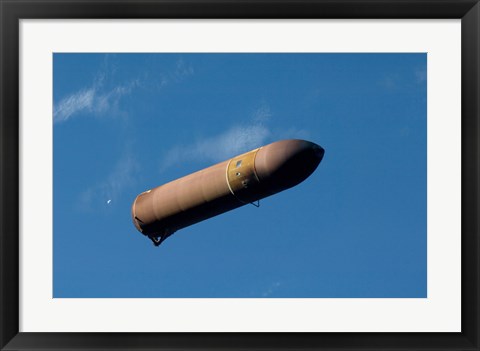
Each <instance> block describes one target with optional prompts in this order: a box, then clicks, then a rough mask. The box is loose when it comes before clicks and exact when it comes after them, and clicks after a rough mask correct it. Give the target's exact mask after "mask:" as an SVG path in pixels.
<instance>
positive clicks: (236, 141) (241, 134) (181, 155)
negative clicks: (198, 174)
mask: <svg viewBox="0 0 480 351" xmlns="http://www.w3.org/2000/svg"><path fill="white" fill-rule="evenodd" d="M270 134H271V133H270V131H269V130H268V129H267V128H266V127H265V126H264V125H263V124H260V123H254V124H252V125H245V126H234V127H232V128H231V129H229V130H227V131H226V132H225V133H223V134H220V135H216V136H214V137H211V138H207V139H204V140H200V141H197V142H196V143H194V144H189V145H185V146H181V147H180V146H177V147H174V148H173V149H171V150H169V151H168V153H167V155H166V156H165V158H164V160H163V164H162V167H161V170H162V171H163V170H165V169H166V168H169V167H171V166H173V165H175V164H178V163H182V162H185V161H193V160H196V161H212V162H220V161H223V160H226V159H229V158H231V157H233V156H235V155H238V154H241V153H244V152H247V151H249V150H252V149H254V148H257V147H260V146H262V145H263V144H264V143H265V141H266V140H267V138H268V137H269V136H270Z"/></svg>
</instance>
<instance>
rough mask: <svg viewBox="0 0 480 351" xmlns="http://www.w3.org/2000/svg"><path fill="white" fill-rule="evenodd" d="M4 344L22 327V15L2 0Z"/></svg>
mask: <svg viewBox="0 0 480 351" xmlns="http://www.w3.org/2000/svg"><path fill="white" fill-rule="evenodd" d="M0 1H1V2H0V18H1V30H2V33H1V43H0V61H1V68H0V76H1V77H2V82H1V84H0V96H1V99H0V108H1V110H0V111H1V115H0V128H1V129H0V135H1V140H0V157H1V164H0V193H1V194H0V195H1V199H0V231H1V233H0V256H1V257H0V285H1V286H0V309H1V313H0V348H2V347H4V346H5V344H6V343H7V342H8V341H9V340H11V339H12V338H14V336H15V335H16V334H17V333H18V331H19V299H18V297H19V274H18V273H19V250H18V248H19V246H18V233H19V232H18V225H19V207H18V204H19V187H18V185H19V178H18V176H19V170H18V161H19V158H18V156H19V154H18V141H19V140H18V121H19V120H18V112H19V100H18V99H19V95H18V92H19V90H18V88H19V79H18V78H19V75H18V45H19V41H18V39H19V37H18V17H17V13H16V11H15V10H14V8H13V6H12V4H11V3H9V2H4V1H3V0H0Z"/></svg>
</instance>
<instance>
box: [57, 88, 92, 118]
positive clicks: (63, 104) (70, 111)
mask: <svg viewBox="0 0 480 351" xmlns="http://www.w3.org/2000/svg"><path fill="white" fill-rule="evenodd" d="M94 97H95V89H93V88H91V89H86V90H80V91H79V92H76V93H75V94H72V95H70V96H67V97H66V98H64V99H63V100H61V101H60V103H58V104H56V105H55V106H54V107H53V121H54V122H63V121H66V120H67V119H69V118H70V117H71V116H72V115H74V114H75V113H77V112H79V111H82V110H85V109H88V110H89V109H91V108H92V105H93V100H94Z"/></svg>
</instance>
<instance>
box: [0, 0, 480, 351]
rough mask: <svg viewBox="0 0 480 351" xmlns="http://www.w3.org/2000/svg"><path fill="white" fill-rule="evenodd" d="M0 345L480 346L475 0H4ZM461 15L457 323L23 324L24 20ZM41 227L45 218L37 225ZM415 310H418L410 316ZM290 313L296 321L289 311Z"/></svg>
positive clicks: (479, 25)
mask: <svg viewBox="0 0 480 351" xmlns="http://www.w3.org/2000/svg"><path fill="white" fill-rule="evenodd" d="M0 16H1V17H0V18H1V19H0V22H1V31H2V32H1V42H0V50H1V52H0V53H1V66H0V77H1V86H0V89H1V90H0V96H1V100H0V108H1V110H0V111H1V115H0V123H1V124H0V126H1V139H0V140H1V143H0V155H1V172H0V184H1V187H0V189H1V190H0V191H1V196H0V199H1V200H0V201H1V202H0V210H1V211H0V224H1V230H0V258H1V261H0V265H1V266H0V287H1V289H0V348H1V350H26V349H29V350H40V349H42V350H50V349H52V350H53V349H76V350H83V349H85V350H101V349H117V350H129V349H134V350H143V349H145V350H146V349H148V350H167V349H187V350H189V349H192V350H200V349H204V350H207V349H222V350H223V349H225V350H240V349H242V350H243V349H244V350H266V349H269V350H271V349H281V350H290V349H291V350H294V349H295V350H296V349H302V350H310V349H312V350H313V349H315V350H327V349H328V350H340V349H341V350H346V349H348V350H357V349H362V350H370V349H379V350H413V349H415V350H423V349H431V350H440V349H441V350H480V348H479V345H480V343H479V329H480V324H479V292H480V291H479V256H478V255H479V240H478V239H479V235H478V228H479V226H478V210H479V207H478V199H479V196H478V195H479V188H480V187H479V173H478V169H479V158H478V157H479V147H480V140H479V137H478V134H479V127H480V123H479V98H480V96H479V92H480V91H479V84H480V75H479V66H480V65H479V63H480V62H479V54H480V51H479V49H480V41H479V34H480V32H479V30H480V22H479V17H480V5H479V4H478V0H417V1H415V0H333V1H332V0H303V1H298V0H243V1H240V0H198V1H194V0H140V1H135V0H111V1H110V0H101V1H95V0H26V1H18V0H0ZM24 18H29V19H32V18H40V19H57V18H62V19H74V18H90V19H95V18H102V19H105V18H109V19H116V18H137V19H147V18H225V19H233V18H300V19H306V18H373V19H374V18H379V19H380V18H381V19H395V18H426V19H432V18H443V19H446V18H456V19H461V30H462V38H461V45H462V49H461V50H462V52H461V54H462V60H461V63H462V72H461V74H462V98H461V102H462V109H461V113H462V158H461V160H462V166H461V167H462V170H461V171H462V194H461V195H462V217H461V220H462V243H461V248H462V259H461V260H462V261H461V264H462V273H461V277H462V285H461V289H462V293H461V298H462V307H461V313H462V317H461V323H462V332H461V333H20V332H19V242H18V240H19V20H20V19H24ZM40 229H41V228H40ZM412 318H415V317H414V316H412ZM292 322H294V321H292Z"/></svg>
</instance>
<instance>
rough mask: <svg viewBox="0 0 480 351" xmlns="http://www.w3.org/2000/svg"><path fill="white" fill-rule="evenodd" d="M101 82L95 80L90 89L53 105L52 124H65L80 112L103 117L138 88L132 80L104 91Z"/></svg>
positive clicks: (100, 80) (135, 81)
mask: <svg viewBox="0 0 480 351" xmlns="http://www.w3.org/2000/svg"><path fill="white" fill-rule="evenodd" d="M102 81H103V79H95V82H94V84H93V86H92V87H90V88H88V89H82V90H80V91H78V92H76V93H73V94H71V95H69V96H67V97H66V98H64V99H62V100H60V102H59V103H58V104H55V105H54V106H53V122H54V123H60V122H65V121H67V120H69V119H70V118H71V117H73V116H74V115H75V114H77V113H79V112H82V111H87V112H89V113H94V114H96V115H103V114H105V113H107V112H108V111H110V110H111V109H112V108H115V109H117V108H118V104H119V102H120V100H121V98H122V97H124V96H125V95H128V94H130V93H131V92H132V90H133V89H134V88H135V87H136V86H138V81H137V80H134V81H131V82H129V83H127V84H122V85H118V86H116V87H114V88H112V89H110V90H107V91H105V90H104V89H103V88H102V84H101V82H102Z"/></svg>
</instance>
